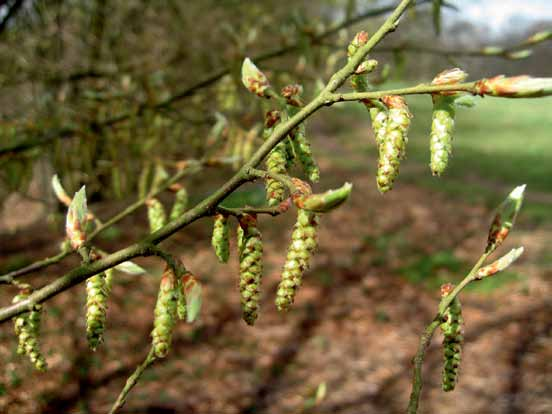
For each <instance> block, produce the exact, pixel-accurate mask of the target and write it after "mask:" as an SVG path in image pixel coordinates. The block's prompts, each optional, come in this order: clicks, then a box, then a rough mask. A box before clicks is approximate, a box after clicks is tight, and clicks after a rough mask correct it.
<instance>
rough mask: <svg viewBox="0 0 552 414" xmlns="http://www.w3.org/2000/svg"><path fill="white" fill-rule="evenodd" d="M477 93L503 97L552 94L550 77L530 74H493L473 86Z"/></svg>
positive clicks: (528, 96)
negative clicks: (536, 76)
mask: <svg viewBox="0 0 552 414" xmlns="http://www.w3.org/2000/svg"><path fill="white" fill-rule="evenodd" d="M474 90H475V93H476V94H477V95H490V96H500V97H503V98H535V97H540V96H548V95H551V94H552V79H550V78H532V77H530V76H514V77H505V76H504V75H499V76H495V77H494V78H490V79H481V80H480V81H478V82H476V84H475V86H474Z"/></svg>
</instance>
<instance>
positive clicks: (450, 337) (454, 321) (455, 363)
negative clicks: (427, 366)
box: [440, 285, 464, 392]
mask: <svg viewBox="0 0 552 414" xmlns="http://www.w3.org/2000/svg"><path fill="white" fill-rule="evenodd" d="M441 290H442V294H443V296H446V295H447V294H448V293H450V291H451V290H452V285H444V286H443V287H442V288H441ZM462 323H463V318H462V306H461V304H460V301H459V300H458V298H454V300H453V301H452V302H451V304H450V306H449V307H448V309H447V310H446V312H445V314H444V315H443V322H442V323H441V325H440V327H441V331H442V332H443V335H444V339H443V355H444V365H443V384H442V387H443V391H446V392H448V391H452V390H454V388H455V386H456V384H457V382H458V372H459V368H460V360H461V355H462V342H463V340H464V337H463V336H462Z"/></svg>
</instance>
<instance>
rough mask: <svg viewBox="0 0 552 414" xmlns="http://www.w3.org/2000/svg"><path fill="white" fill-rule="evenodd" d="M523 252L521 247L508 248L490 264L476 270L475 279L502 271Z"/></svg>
mask: <svg viewBox="0 0 552 414" xmlns="http://www.w3.org/2000/svg"><path fill="white" fill-rule="evenodd" d="M522 254H523V247H518V248H516V249H512V250H510V251H509V252H508V253H506V254H505V255H504V256H502V257H501V258H500V259H498V260H496V261H494V262H493V263H491V264H490V265H487V266H484V267H482V268H481V269H479V270H478V272H477V275H476V279H483V278H484V277H489V276H492V275H494V274H497V273H498V272H502V271H503V270H504V269H506V268H507V267H509V266H510V265H511V264H512V263H514V262H515V261H516V260H517V259H519V257H520V256H521V255H522Z"/></svg>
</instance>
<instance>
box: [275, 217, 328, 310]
mask: <svg viewBox="0 0 552 414" xmlns="http://www.w3.org/2000/svg"><path fill="white" fill-rule="evenodd" d="M317 228H318V216H317V215H316V213H312V212H308V211H306V210H302V209H298V210H297V221H296V223H295V226H294V227H293V233H292V235H291V243H290V245H289V247H288V252H287V257H286V262H285V264H284V269H283V271H282V280H281V281H280V284H279V286H278V291H277V292H276V307H277V308H278V310H280V311H283V310H288V309H289V307H290V306H291V305H292V304H293V301H294V299H295V294H296V292H297V289H298V288H299V286H301V282H302V278H303V273H304V272H305V271H306V270H307V269H308V268H309V262H310V258H311V256H312V254H313V253H314V251H315V250H316V247H317V245H318V240H317Z"/></svg>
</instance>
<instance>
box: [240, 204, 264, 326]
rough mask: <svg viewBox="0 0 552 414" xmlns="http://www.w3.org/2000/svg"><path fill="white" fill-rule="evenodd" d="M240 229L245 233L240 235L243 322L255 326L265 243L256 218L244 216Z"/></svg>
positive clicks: (241, 219)
mask: <svg viewBox="0 0 552 414" xmlns="http://www.w3.org/2000/svg"><path fill="white" fill-rule="evenodd" d="M240 227H241V229H242V230H243V233H242V234H241V235H238V245H239V246H238V249H239V250H240V283H239V287H240V297H241V300H240V301H241V306H242V313H243V320H244V321H245V322H246V323H247V324H248V325H253V324H254V323H255V321H256V319H257V317H258V313H259V300H260V285H261V279H262V273H263V262H262V255H263V243H262V239H261V233H260V231H259V229H258V228H257V219H256V217H255V216H253V215H249V214H246V215H244V216H242V217H241V218H240ZM240 239H241V241H240Z"/></svg>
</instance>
